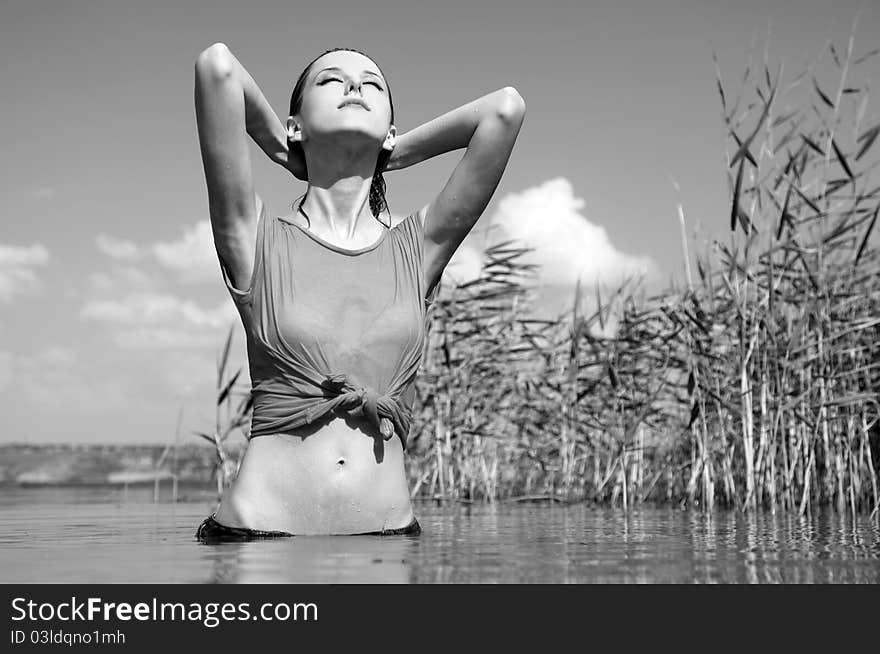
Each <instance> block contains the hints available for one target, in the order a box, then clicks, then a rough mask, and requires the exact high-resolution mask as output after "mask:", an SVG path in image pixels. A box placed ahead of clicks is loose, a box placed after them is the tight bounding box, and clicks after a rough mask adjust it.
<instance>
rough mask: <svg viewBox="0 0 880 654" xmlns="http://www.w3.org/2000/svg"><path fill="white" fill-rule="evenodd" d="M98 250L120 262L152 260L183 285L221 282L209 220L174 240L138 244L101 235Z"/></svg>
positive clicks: (202, 221)
mask: <svg viewBox="0 0 880 654" xmlns="http://www.w3.org/2000/svg"><path fill="white" fill-rule="evenodd" d="M95 244H96V245H97V247H98V249H99V250H100V251H101V252H102V253H104V254H105V255H107V256H108V257H110V258H111V259H115V260H117V261H128V262H131V261H145V260H146V259H147V258H149V259H150V260H151V261H153V262H154V263H156V264H158V265H159V266H160V267H162V268H164V269H166V270H168V271H170V272H172V273H175V274H176V275H177V278H178V279H179V280H181V281H184V282H210V281H216V280H218V279H220V266H219V264H218V263H217V251H216V249H215V247H214V234H213V232H212V230H211V222H210V221H209V220H200V221H198V222H197V223H195V224H193V225H191V226H189V227H187V228H185V229H184V232H183V234H182V235H181V236H180V238H178V239H176V240H172V241H159V242H156V243H151V244H145V245H138V244H137V243H135V242H133V241H130V240H127V239H123V238H117V237H115V236H108V235H107V234H103V233H100V234H98V235H97V236H96V237H95Z"/></svg>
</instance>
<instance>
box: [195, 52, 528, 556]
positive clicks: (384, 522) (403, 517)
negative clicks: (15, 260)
mask: <svg viewBox="0 0 880 654" xmlns="http://www.w3.org/2000/svg"><path fill="white" fill-rule="evenodd" d="M426 81H428V80H426ZM430 83H432V84H434V83H435V82H434V81H430ZM195 105H196V118H197V123H198V132H199V141H200V144H201V152H202V160H203V164H204V170H205V179H206V182H207V187H208V204H209V210H210V215H211V225H212V228H213V234H214V243H215V246H216V249H217V255H218V257H219V261H220V268H221V271H222V276H223V279H224V281H225V283H226V285H227V288H228V289H229V292H230V294H231V296H232V299H233V301H234V302H235V304H236V307H237V309H238V311H239V314H240V316H241V319H242V323H243V325H244V327H245V332H246V335H247V351H248V364H249V368H250V373H251V383H252V392H253V398H254V405H253V415H252V422H251V430H250V435H249V441H248V445H247V449H246V451H245V453H244V456H243V459H242V462H241V465H240V467H239V470H238V474H237V476H236V478H235V481H234V482H233V484H232V485H231V486H230V487H229V489H228V490H227V491H226V493H225V494H224V496H223V497H222V499H221V502H220V505H219V507H218V508H217V510H216V512H215V513H214V514H212V515H211V516H210V517H209V518H207V519H206V520H205V521H204V522H203V523H202V524H201V526H200V527H199V529H198V532H197V536H198V537H199V538H200V539H202V540H206V541H209V540H226V539H250V538H260V537H274V536H289V535H297V534H301V535H305V534H366V533H371V534H397V533H408V534H413V533H418V532H419V531H420V527H419V524H418V521H417V520H416V517H415V516H414V514H413V508H412V504H411V502H410V493H409V488H408V484H407V480H406V476H405V471H404V456H405V451H406V443H407V437H408V435H409V434H408V432H409V428H410V417H411V407H412V403H413V399H414V390H415V389H414V380H415V375H416V372H417V370H418V366H419V363H420V360H421V355H422V350H423V346H424V343H425V324H426V323H425V316H426V310H427V307H428V306H429V305H430V302H431V300H432V299H433V295H434V292H435V290H436V288H437V284H438V282H439V280H440V276H441V273H442V272H443V269H444V267H445V266H446V264H447V262H448V261H449V259H450V258H451V257H452V255H453V253H454V252H455V250H456V248H457V247H458V246H459V245H460V244H461V242H462V240H463V239H464V238H465V236H466V235H467V233H468V232H469V230H470V229H471V228H472V227H473V225H474V223H475V222H476V221H477V219H478V218H479V217H480V215H481V214H482V212H483V211H484V209H485V208H486V205H487V204H488V203H489V200H490V199H491V197H492V194H493V193H494V191H495V188H496V187H497V185H498V182H499V180H500V179H501V175H502V173H503V172H504V169H505V167H506V165H507V161H508V158H509V157H510V154H511V151H512V149H513V146H514V143H515V141H516V138H517V135H518V133H519V130H520V126H521V125H522V122H523V117H524V115H525V104H524V102H523V99H522V97H521V96H520V94H519V93H518V92H517V91H516V89H514V88H513V87H510V86H508V87H504V88H502V89H500V90H498V91H494V92H492V93H489V94H487V95H485V96H483V97H480V98H478V99H476V100H474V101H472V102H469V103H467V104H465V105H463V106H461V107H458V108H457V109H453V110H451V111H449V112H447V113H444V114H442V115H441V116H439V117H437V118H435V119H433V120H431V121H429V122H427V123H425V124H423V125H421V126H419V127H417V128H415V129H413V130H411V131H409V132H407V133H405V134H398V132H397V128H396V127H395V125H394V107H393V103H392V98H391V89H390V87H389V84H388V79H387V78H386V77H385V75H384V73H383V72H382V70H381V69H380V68H379V66H378V65H377V63H376V62H375V61H373V59H371V58H370V57H368V56H366V55H365V54H363V53H361V52H359V51H356V50H353V49H348V48H337V49H333V50H329V51H327V52H325V53H323V54H321V55H320V56H318V57H317V58H316V59H314V60H313V61H312V62H311V63H310V64H309V65H308V66H306V68H305V70H304V71H303V72H302V74H301V75H300V77H299V79H298V81H297V83H296V85H295V87H294V89H293V93H292V96H291V101H290V114H289V116H288V118H287V122H286V125H285V124H282V123H281V121H280V120H279V119H278V117H277V116H276V115H275V113H274V112H273V111H272V108H271V106H270V105H269V103H268V102H267V101H266V98H265V97H264V96H263V94H262V92H261V91H260V89H259V88H258V87H257V85H256V83H255V82H254V80H253V78H252V77H251V75H250V74H248V72H247V71H246V70H245V68H244V67H243V66H242V64H241V63H240V62H239V61H238V59H237V58H236V57H235V56H234V55H233V54H232V52H231V51H230V50H229V48H228V47H227V46H226V45H224V44H222V43H216V44H214V45H212V46H210V47H208V48H207V49H205V50H204V51H203V52H202V53H201V54H200V55H199V56H198V58H197V60H196V64H195ZM247 136H250V137H251V138H252V139H253V140H254V142H255V143H256V144H257V145H258V146H259V147H260V149H262V151H263V152H265V153H266V155H267V156H269V158H270V159H271V160H272V161H274V162H275V163H277V164H279V165H281V166H283V167H284V168H286V169H287V170H288V171H289V172H290V173H291V174H292V175H293V176H294V177H296V178H297V179H300V180H304V181H306V182H307V183H308V188H307V190H306V192H305V194H304V195H302V196H301V197H299V198H297V200H296V201H295V202H294V203H293V205H292V207H291V209H292V211H291V213H290V214H288V215H283V216H278V215H273V214H271V213H270V212H269V210H268V209H267V207H266V205H265V204H264V203H263V201H262V200H261V198H260V197H259V196H258V195H257V194H256V193H255V191H254V183H253V179H252V171H251V160H250V152H249V146H248V142H247ZM461 148H464V149H465V152H464V155H463V156H462V158H461V161H459V163H458V164H457V166H456V167H455V169H454V171H453V172H452V175H451V176H450V177H449V179H448V180H447V181H446V184H445V185H443V186H442V187H441V188H440V190H439V192H438V193H437V195H436V196H434V197H433V198H429V199H428V200H429V201H428V202H427V204H425V205H424V206H422V207H420V208H417V209H416V210H414V211H412V213H410V214H409V215H408V216H407V217H406V218H404V219H403V220H400V221H393V220H392V219H391V213H390V211H389V210H388V206H387V203H386V201H385V182H384V179H383V177H382V173H383V172H384V171H390V170H400V169H402V168H406V167H408V166H412V165H415V164H417V163H419V162H422V161H425V160H427V159H430V158H431V157H434V156H436V155H440V154H443V153H445V152H449V151H451V150H458V149H461Z"/></svg>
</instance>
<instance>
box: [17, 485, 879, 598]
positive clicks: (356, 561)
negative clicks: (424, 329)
mask: <svg viewBox="0 0 880 654" xmlns="http://www.w3.org/2000/svg"><path fill="white" fill-rule="evenodd" d="M151 500H152V489H144V490H143V491H141V490H140V489H129V490H128V491H127V492H126V493H125V494H124V495H123V494H122V493H121V492H120V491H118V490H114V489H99V488H91V489H49V488H46V489H19V488H9V489H6V490H5V491H4V493H3V494H2V495H0V550H2V556H0V582H16V581H24V582H45V581H58V582H77V581H86V582H88V581H94V582H135V583H138V582H187V583H253V582H261V583H311V582H320V583H349V582H351V583H414V582H416V583H426V582H427V583H436V582H440V583H445V582H462V583H471V582H490V583H495V582H499V583H507V582H525V583H531V582H549V583H585V582H587V583H605V582H610V583H655V582H665V583H878V582H880V529H878V526H877V524H876V523H872V522H871V521H870V520H869V519H868V518H867V517H864V518H860V519H858V520H855V521H854V520H853V519H852V517H851V516H848V515H846V514H844V513H830V512H827V513H814V515H813V516H812V517H801V516H797V515H791V514H788V513H770V512H767V513H758V514H741V513H736V512H716V513H711V514H709V513H701V512H698V511H682V510H679V509H676V508H669V507H662V508H655V507H640V508H638V509H636V510H634V511H631V512H630V513H629V514H626V513H624V512H623V511H621V510H619V509H608V508H599V507H595V506H592V505H575V506H558V505H545V504H540V505H538V504H523V505H513V504H500V505H494V506H488V505H487V506H484V505H467V504H446V505H443V506H438V505H434V504H420V505H418V506H417V515H418V518H419V522H421V524H422V528H423V533H422V535H421V536H420V537H413V536H386V537H379V536H336V537H316V536H309V537H293V538H284V539H278V540H268V541H254V542H249V543H225V544H219V545H205V544H201V543H198V542H196V541H195V539H194V537H193V536H194V532H195V529H196V526H197V525H198V524H199V522H201V520H202V519H203V518H204V517H205V515H207V514H208V513H209V511H210V501H209V500H208V499H202V500H199V501H188V502H181V503H177V504H174V503H171V502H167V501H165V502H160V503H158V504H154V503H153V502H152V501H151Z"/></svg>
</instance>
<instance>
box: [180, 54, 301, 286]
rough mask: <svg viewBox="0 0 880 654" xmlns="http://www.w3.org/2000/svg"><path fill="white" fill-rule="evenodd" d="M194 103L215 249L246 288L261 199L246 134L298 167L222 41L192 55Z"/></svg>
mask: <svg viewBox="0 0 880 654" xmlns="http://www.w3.org/2000/svg"><path fill="white" fill-rule="evenodd" d="M195 106H196V122H197V124H198V130H199V144H200V146H201V151H202V163H203V165H204V169H205V181H206V183H207V186H208V207H209V211H210V214H211V227H212V229H213V232H214V243H215V245H216V247H217V254H218V255H219V256H220V258H221V260H222V262H223V263H225V264H226V269H227V272H228V274H229V276H230V277H231V281H232V283H233V285H234V286H235V287H237V288H247V287H248V285H249V284H250V281H251V274H252V271H253V264H254V261H253V259H254V242H255V239H256V223H257V216H258V215H259V213H258V204H260V200H259V198H258V197H257V196H256V194H255V192H254V187H253V179H252V173H251V159H250V151H249V149H248V143H247V135H250V136H251V138H253V139H254V141H255V142H256V143H257V145H259V146H260V148H261V149H262V150H263V151H264V152H265V153H266V154H267V155H268V156H269V158H270V159H272V160H273V161H275V162H276V163H279V164H281V165H284V166H285V167H288V169H289V170H291V172H292V173H293V174H294V175H296V174H297V172H298V171H297V168H296V166H290V165H289V164H288V162H287V136H286V133H285V130H284V126H283V125H282V124H281V121H280V120H278V117H277V116H276V115H275V112H274V111H273V110H272V107H271V106H270V105H269V103H268V101H267V100H266V98H265V96H263V93H262V92H261V91H260V89H259V87H258V86H257V85H256V83H255V82H254V80H253V78H252V77H251V76H250V74H248V72H247V71H246V70H245V69H244V66H242V65H241V63H240V62H239V61H238V59H236V58H235V56H234V55H233V54H232V52H230V51H229V48H227V47H226V46H225V45H224V44H222V43H215V44H214V45H212V46H210V47H208V48H206V49H205V50H204V51H203V52H202V53H201V54H199V56H198V58H197V59H196V64H195ZM291 163H293V162H291Z"/></svg>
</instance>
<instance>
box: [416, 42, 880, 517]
mask: <svg viewBox="0 0 880 654" xmlns="http://www.w3.org/2000/svg"><path fill="white" fill-rule="evenodd" d="M877 54H878V53H877V51H873V52H869V53H867V54H864V55H862V56H856V55H855V54H854V39H853V38H852V36H851V37H850V39H849V41H848V43H847V46H846V48H845V50H844V51H840V50H838V49H836V48H835V47H834V45H833V44H829V45H828V47H827V48H826V49H825V50H824V51H823V53H822V55H821V56H820V59H819V60H817V61H816V62H813V63H812V64H811V65H810V66H809V67H808V70H807V71H805V72H804V73H801V74H800V75H798V76H796V77H795V78H794V79H792V80H791V81H789V82H785V81H784V77H783V68H782V66H779V68H778V69H777V70H776V72H775V74H774V73H771V70H770V67H769V64H768V63H767V60H768V57H767V54H766V51H765V58H764V64H763V66H761V67H753V66H752V65H751V64H749V66H748V67H747V68H746V71H745V74H744V75H743V78H742V79H743V80H744V81H743V90H742V92H741V94H740V97H738V98H737V99H736V100H735V101H734V102H733V103H731V102H730V101H729V100H728V96H727V93H726V91H725V88H724V85H723V84H722V80H721V76H720V73H719V74H718V76H717V80H716V81H717V87H718V92H719V96H720V101H721V107H722V116H723V121H724V126H725V130H726V133H727V136H728V139H729V143H730V146H731V147H730V152H729V153H728V157H727V168H728V176H729V181H730V191H731V202H730V210H729V214H728V215H729V216H730V224H729V227H730V234H729V238H728V239H726V240H723V241H722V240H714V241H712V242H710V243H705V244H702V245H699V244H696V243H693V246H692V247H688V245H689V243H688V240H687V239H685V240H684V244H685V253H684V255H685V268H686V272H687V274H686V281H685V283H684V284H682V285H678V286H675V285H673V286H672V287H670V288H668V289H667V290H665V291H663V292H662V293H658V294H655V295H651V296H646V293H645V291H644V290H643V289H642V288H641V286H640V285H639V284H638V283H636V282H633V281H632V280H630V281H627V283H625V284H623V285H621V286H620V287H618V288H616V289H613V291H612V292H610V293H605V295H604V297H603V294H602V293H601V292H600V289H598V288H597V289H596V298H595V301H594V303H593V305H592V306H591V307H590V309H589V311H587V312H585V311H584V309H583V307H581V306H579V304H578V302H577V301H576V302H575V304H574V306H573V309H572V310H571V311H570V312H568V313H567V314H566V315H564V316H562V317H561V318H560V319H559V320H555V321H536V320H529V319H528V318H527V317H526V315H527V313H526V311H527V309H528V303H529V293H528V290H527V287H528V284H527V283H526V282H527V279H526V278H527V277H528V275H529V273H530V272H531V271H529V270H527V269H526V267H525V266H523V265H522V264H521V263H520V260H521V254H522V253H523V250H522V249H518V247H517V245H516V244H510V243H508V244H504V245H502V246H498V247H496V248H495V249H492V250H490V251H488V252H487V253H486V262H485V264H484V267H483V272H482V275H481V276H480V278H479V279H477V280H475V281H473V282H470V283H468V284H464V285H459V286H447V287H444V288H442V289H441V291H440V293H439V297H438V299H437V301H436V302H435V304H434V307H433V309H432V310H433V315H432V318H431V320H430V333H431V336H430V339H429V347H428V350H427V352H426V357H425V360H424V363H423V374H422V375H421V377H420V379H419V381H418V389H419V393H418V398H419V404H418V407H417V411H416V422H415V427H414V433H413V435H412V437H411V438H412V443H413V446H412V451H411V457H410V459H409V471H410V476H411V478H412V480H413V482H414V485H413V489H414V494H415V495H417V496H420V497H429V498H438V499H440V498H448V499H467V500H474V499H485V500H489V501H493V500H514V499H521V498H524V497H526V498H536V497H539V498H555V499H560V500H563V501H582V500H593V501H605V502H612V503H618V504H620V505H622V506H623V507H629V506H632V505H633V504H636V503H638V502H644V501H672V502H678V503H681V504H688V505H693V506H703V507H713V506H730V507H740V508H743V509H745V510H754V509H756V508H758V507H770V508H780V509H787V510H793V511H798V512H800V513H806V512H809V511H810V510H811V509H812V507H814V506H816V505H818V504H831V505H833V506H835V507H836V508H837V509H839V510H841V511H844V510H846V511H849V512H852V513H853V514H855V513H857V512H860V511H867V512H871V513H873V514H874V515H875V516H876V515H878V506H880V501H878V492H877V468H878V463H880V430H878V398H877V388H878V384H877V382H878V368H880V357H878V350H880V345H878V341H880V339H878V337H880V306H878V304H880V293H878V273H880V265H878V262H880V256H878V251H877V247H876V240H875V239H874V238H873V237H872V234H873V232H874V229H875V225H876V222H877V215H878V210H880V198H878V194H880V187H878V186H877V185H876V175H875V173H876V168H877V163H878V162H877V157H876V149H874V148H873V147H872V146H874V144H875V141H876V139H877V136H878V132H880V124H877V123H876V121H875V122H874V123H873V124H867V125H866V121H865V116H866V113H867V107H868V101H869V88H868V86H867V84H866V83H863V82H861V81H860V80H859V74H860V73H864V72H865V66H866V65H867V63H868V62H869V61H870V60H872V58H874V57H875V56H876V55H877ZM823 57H824V58H825V60H826V62H825V63H829V64H830V66H831V69H832V71H833V73H835V75H836V77H835V78H834V79H833V80H832V83H824V82H821V83H820V81H819V77H820V76H819V74H818V72H817V70H818V65H819V63H820V62H821V60H822V58H823ZM716 65H717V62H716ZM716 70H717V68H716ZM826 88H827V89H829V90H826ZM872 180H873V183H874V185H872ZM678 219H679V222H680V225H681V228H682V232H683V234H684V233H685V216H684V212H683V209H682V208H681V207H680V206H679V207H678ZM694 240H695V239H694ZM690 251H693V252H694V263H695V264H696V265H695V268H696V271H697V273H696V275H693V274H692V270H691V254H690ZM576 297H582V294H581V293H580V289H579V290H578V292H577V293H576Z"/></svg>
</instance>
